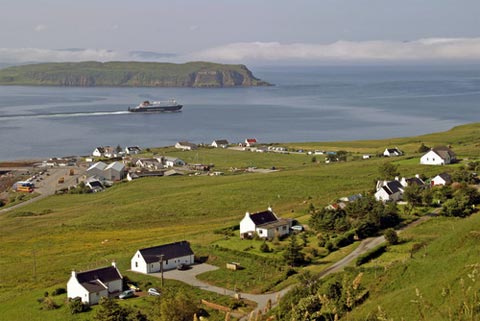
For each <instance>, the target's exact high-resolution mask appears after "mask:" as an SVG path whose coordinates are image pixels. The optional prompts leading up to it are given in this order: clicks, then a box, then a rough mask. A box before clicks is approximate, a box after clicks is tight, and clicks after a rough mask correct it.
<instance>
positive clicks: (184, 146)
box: [175, 142, 198, 150]
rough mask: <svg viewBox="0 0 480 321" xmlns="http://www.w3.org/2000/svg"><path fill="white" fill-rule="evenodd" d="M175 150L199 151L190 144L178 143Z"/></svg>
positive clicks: (195, 146) (194, 145)
mask: <svg viewBox="0 0 480 321" xmlns="http://www.w3.org/2000/svg"><path fill="white" fill-rule="evenodd" d="M175 148H177V149H181V150H194V149H197V148H198V146H197V145H196V144H193V143H190V142H178V143H176V144H175Z"/></svg>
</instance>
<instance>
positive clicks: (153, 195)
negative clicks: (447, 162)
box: [0, 124, 480, 321]
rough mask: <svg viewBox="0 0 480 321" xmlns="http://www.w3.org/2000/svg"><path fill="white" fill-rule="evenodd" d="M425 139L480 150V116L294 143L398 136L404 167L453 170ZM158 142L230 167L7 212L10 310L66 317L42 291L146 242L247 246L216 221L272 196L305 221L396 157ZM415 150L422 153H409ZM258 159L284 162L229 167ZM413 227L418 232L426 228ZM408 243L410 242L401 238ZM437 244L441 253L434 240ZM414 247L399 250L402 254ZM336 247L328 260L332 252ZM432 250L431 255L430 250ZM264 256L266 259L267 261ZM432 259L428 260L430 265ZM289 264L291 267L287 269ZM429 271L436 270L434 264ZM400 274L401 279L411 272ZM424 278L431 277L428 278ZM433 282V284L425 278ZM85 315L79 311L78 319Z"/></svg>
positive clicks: (0, 294) (476, 153)
mask: <svg viewBox="0 0 480 321" xmlns="http://www.w3.org/2000/svg"><path fill="white" fill-rule="evenodd" d="M420 142H424V143H425V144H426V145H427V146H433V145H440V144H451V145H452V148H453V150H454V151H455V152H457V154H458V155H459V156H460V158H463V159H467V158H468V159H478V158H480V150H479V142H480V124H471V125H466V126H461V127H458V128H455V129H453V130H451V131H449V132H445V133H438V134H431V135H425V136H420V137H414V138H402V139H388V140H383V141H382V140H376V141H361V142H344V143H304V144H300V143H295V144H285V145H286V146H290V147H297V148H300V147H301V148H309V149H321V148H324V149H328V150H339V149H343V150H347V151H349V152H352V154H351V155H350V158H351V157H352V156H355V155H361V154H362V153H371V154H374V153H379V152H382V151H383V150H384V148H385V147H387V146H388V147H390V146H392V145H394V146H398V147H399V148H400V149H403V150H405V151H406V152H407V155H406V156H405V157H401V158H399V159H395V162H396V163H398V164H399V170H400V172H401V174H402V175H404V176H412V175H414V174H417V173H419V174H424V175H426V176H433V175H435V174H438V173H440V172H442V171H445V170H450V168H451V167H435V166H420V165H418V158H419V156H420V155H419V154H414V153H413V152H414V150H415V149H416V148H418V146H419V145H420ZM153 151H154V152H157V153H159V154H168V155H176V156H179V157H181V158H183V159H184V160H186V161H188V162H193V163H213V164H215V169H219V170H225V173H226V175H225V176H183V177H178V176H177V177H161V178H145V179H139V180H135V181H132V182H129V183H120V184H117V185H115V186H114V187H112V188H110V189H108V190H107V191H105V192H102V193H97V194H83V195H57V196H52V197H49V198H46V199H43V200H41V201H38V202H36V203H33V204H31V205H27V206H25V207H23V208H21V209H18V210H16V211H12V212H9V213H6V214H2V215H1V216H0V253H1V255H0V290H1V291H0V315H1V316H2V320H21V319H29V320H32V321H33V320H45V319H51V320H63V319H62V318H63V317H65V310H64V309H60V310H58V311H40V310H39V308H38V304H37V302H35V299H36V298H37V297H41V296H42V295H43V292H44V291H51V290H52V289H55V288H57V287H66V282H67V280H68V277H69V276H70V271H71V270H72V269H75V270H83V269H88V268H94V267H98V266H104V265H107V264H109V263H110V262H111V261H112V260H116V261H117V263H118V265H119V267H120V269H121V271H125V270H126V269H128V268H129V262H130V258H131V256H132V255H133V253H134V252H135V251H136V250H137V249H138V248H142V247H147V246H152V245H158V244H162V243H164V242H170V241H177V240H180V239H187V240H189V241H190V242H192V244H193V247H194V249H195V248H198V249H200V250H201V251H202V252H207V254H208V247H209V246H210V245H212V244H221V245H222V246H225V247H229V248H231V249H236V250H243V249H244V248H245V247H246V246H245V247H243V248H235V247H234V246H229V245H228V242H227V243H226V244H222V239H224V236H223V235H220V234H216V233H215V230H217V229H220V228H225V227H229V226H233V225H235V224H238V223H239V221H240V220H241V219H242V218H243V216H244V215H245V211H250V212H255V211H260V210H264V209H266V208H267V207H268V206H272V207H273V209H274V211H275V212H276V213H277V214H279V215H280V216H282V217H291V218H298V219H299V220H300V221H302V222H307V221H308V217H309V215H308V214H307V212H306V210H307V207H308V205H309V204H310V203H313V204H314V205H315V206H316V207H320V206H325V205H326V204H328V203H329V202H331V201H334V200H336V199H337V198H339V197H342V196H347V195H350V194H353V193H359V192H361V193H365V192H369V191H371V190H372V189H373V187H374V182H375V179H376V178H377V177H378V168H379V166H380V165H381V164H382V163H383V162H385V161H389V160H386V159H384V158H373V159H370V160H361V159H360V160H355V161H348V162H342V163H332V164H324V163H323V162H320V163H312V162H311V156H306V155H294V154H286V155H284V154H270V153H268V154H263V153H251V152H240V151H232V150H225V149H199V150H198V151H194V152H177V151H172V150H171V149H153ZM410 157H414V158H412V159H416V160H417V161H416V162H415V161H413V160H412V159H409V158H410ZM317 159H319V156H317ZM251 166H255V167H259V168H270V167H272V166H275V167H276V168H278V169H280V171H279V172H275V173H269V174H253V173H248V174H246V173H245V174H243V173H242V174H236V175H229V174H228V169H229V168H230V167H234V168H246V167H251ZM20 212H33V213H48V214H44V215H40V216H28V217H25V216H19V213H20ZM476 220H478V219H477V218H476V216H475V217H472V218H470V219H468V220H465V221H461V222H456V221H455V222H453V221H449V220H439V221H438V222H439V223H438V224H440V223H442V224H444V225H439V227H438V229H437V230H435V229H432V232H431V233H432V238H437V237H438V235H441V234H442V233H441V229H445V228H449V229H451V228H456V226H457V223H458V224H459V225H458V226H464V227H463V228H464V229H468V224H467V223H464V222H470V221H471V222H472V226H471V227H472V228H473V229H475V228H477V227H474V226H475V225H473V224H474V223H475V222H476ZM443 222H446V223H443ZM429 224H430V223H429ZM432 224H433V223H432ZM462 224H463V225H462ZM475 224H477V223H475ZM452 226H454V227H452ZM461 228H462V227H459V229H461ZM479 228H480V227H479ZM412 233H413V232H412ZM427 234H428V233H427ZM467 234H468V233H467ZM410 237H411V238H412V239H413V238H415V237H416V236H415V235H411V236H410ZM447 241H448V240H446V241H445V242H447ZM466 241H468V242H471V239H468V237H467V239H466ZM245 242H249V241H245ZM252 242H253V241H252ZM412 242H413V241H412ZM255 244H256V243H255ZM432 244H433V243H432ZM445 244H446V243H445ZM468 244H470V243H468ZM457 245H458V246H460V245H461V244H457ZM399 251H400V252H401V246H399ZM439 251H440V249H439ZM474 251H477V252H475V253H477V254H476V256H477V257H478V247H475V248H474ZM339 253H340V252H338V253H337V254H335V255H336V257H338V256H339V255H342V254H341V253H340V254H339ZM431 253H434V250H433V249H432V250H431ZM256 254H258V253H256V252H255V251H252V253H251V255H256ZM468 254H469V255H470V256H465V260H464V261H465V262H463V261H462V260H460V259H459V262H460V263H459V265H458V267H457V268H455V270H454V271H455V273H458V274H456V281H458V279H459V278H460V276H463V274H464V272H465V271H466V269H461V268H460V265H461V264H463V263H465V264H467V263H471V262H470V261H471V260H467V259H468V258H473V257H475V256H472V255H473V253H468ZM450 255H454V252H452V251H450ZM404 256H405V255H404V254H401V253H400V254H399V257H402V258H403V257H404ZM219 257H220V260H219V265H221V264H223V262H224V260H226V259H230V258H229V257H228V256H223V257H222V256H221V255H220V256H219ZM259 257H262V256H259ZM336 257H332V258H331V260H327V261H329V262H331V261H332V260H334V259H336ZM428 258H429V256H427V257H426V259H425V260H428ZM450 259H452V258H450ZM444 260H445V261H442V264H443V263H445V264H446V262H448V260H446V258H445V259H444ZM412 262H413V263H411V264H417V263H416V262H421V259H416V260H414V261H412ZM432 262H433V261H432ZM461 262H463V263H461ZM252 264H254V263H252ZM257 264H260V266H261V263H257ZM379 264H380V263H379ZM432 264H433V263H432ZM437 264H439V263H438V262H437ZM422 266H423V265H422ZM426 267H428V265H425V268H426ZM323 268H324V265H323V264H320V263H319V265H318V266H313V267H309V269H312V270H313V271H320V270H322V269H323ZM431 268H432V269H434V270H433V271H435V273H440V270H441V268H440V267H439V266H438V265H436V266H431ZM392 271H396V270H392ZM412 271H413V270H412ZM222 273H224V272H222V271H220V272H219V273H218V274H217V275H216V276H217V277H218V279H219V281H218V283H219V284H222V282H223V283H226V282H227V281H228V280H229V278H230V277H229V276H228V275H222ZM279 273H280V274H281V273H283V272H282V271H281V270H279ZM392 273H393V272H392ZM398 273H399V272H398ZM412 273H413V272H412ZM422 273H423V272H422ZM424 273H425V274H424V275H427V276H428V274H427V271H424ZM452 275H453V274H452ZM394 276H395V277H397V276H398V277H399V278H400V279H401V277H400V276H401V274H395V275H394ZM268 277H270V278H268ZM278 277H279V274H272V275H270V276H267V278H266V280H265V282H264V283H262V284H260V285H259V286H258V287H257V286H255V287H252V286H251V285H252V284H250V283H249V284H241V282H242V280H241V279H239V282H238V283H239V284H237V285H236V286H238V287H239V288H246V289H252V288H256V289H257V290H258V289H267V288H268V289H270V288H272V286H270V285H269V284H273V283H275V280H276V278H278ZM247 278H248V277H246V278H245V280H246V279H247ZM409 278H410V279H411V281H412V282H413V281H414V280H415V279H414V276H413V275H410V276H409ZM410 279H409V280H410ZM454 279H455V278H453V277H452V278H449V279H446V282H449V281H452V280H454ZM272 280H273V281H272ZM429 280H430V282H431V283H430V286H432V285H433V284H434V283H433V281H434V278H433V277H429ZM392 282H393V281H392ZM395 282H397V283H398V284H397V283H394V284H395V287H394V288H392V290H396V291H397V290H398V288H400V287H401V281H399V280H397V281H395ZM230 283H231V282H230ZM285 284H288V282H286V283H285ZM412 284H413V283H412ZM420 285H422V284H421V283H419V286H420ZM229 286H232V284H229ZM411 286H413V285H411ZM411 286H410V288H408V289H407V290H405V291H404V292H402V293H404V295H405V297H407V296H408V295H410V293H411V291H410V290H411V289H412V288H411ZM425 286H428V284H427V283H425ZM452 286H453V285H452ZM387 290H388V289H384V288H383V287H382V284H379V285H378V293H379V295H382V296H383V297H384V299H385V300H387V298H390V297H391V298H392V300H393V298H394V296H389V295H387V292H388V291H387ZM382 291H383V292H382ZM398 291H400V290H398ZM371 301H372V302H376V301H373V300H371ZM369 302H370V301H367V302H366V303H365V311H367V308H368V307H372V308H374V306H375V303H371V305H369V304H370V303H369ZM381 305H382V307H384V308H385V309H387V307H388V306H389V305H391V303H389V302H388V301H385V303H382V304H381ZM359 313H363V312H359ZM70 317H71V316H69V318H70ZM71 318H73V317H71ZM81 318H82V317H77V320H80V319H81Z"/></svg>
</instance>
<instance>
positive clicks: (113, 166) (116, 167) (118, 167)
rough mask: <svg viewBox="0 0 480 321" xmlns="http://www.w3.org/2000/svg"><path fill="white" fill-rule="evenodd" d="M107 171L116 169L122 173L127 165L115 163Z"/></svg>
mask: <svg viewBox="0 0 480 321" xmlns="http://www.w3.org/2000/svg"><path fill="white" fill-rule="evenodd" d="M105 169H114V170H116V171H118V172H121V171H123V170H124V169H125V165H124V164H123V163H122V162H113V163H111V164H109V165H108V166H107V167H106V168H105Z"/></svg>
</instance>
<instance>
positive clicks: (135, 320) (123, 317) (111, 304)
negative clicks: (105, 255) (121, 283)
mask: <svg viewBox="0 0 480 321" xmlns="http://www.w3.org/2000/svg"><path fill="white" fill-rule="evenodd" d="M93 319H94V320H95V321H147V317H146V316H145V315H144V314H142V313H141V312H140V311H138V310H133V309H130V308H124V307H121V306H120V305H119V304H118V303H117V302H115V300H114V299H111V298H107V297H102V298H101V299H100V302H99V307H98V309H97V311H95V314H94V316H93ZM190 320H191V319H190ZM190 320H189V321H190Z"/></svg>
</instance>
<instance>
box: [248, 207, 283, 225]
mask: <svg viewBox="0 0 480 321" xmlns="http://www.w3.org/2000/svg"><path fill="white" fill-rule="evenodd" d="M250 218H251V219H252V221H253V223H255V225H256V226H259V225H263V224H269V223H273V222H276V221H278V218H277V216H276V215H275V214H274V213H273V212H272V211H270V210H266V211H263V212H258V213H253V214H250Z"/></svg>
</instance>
